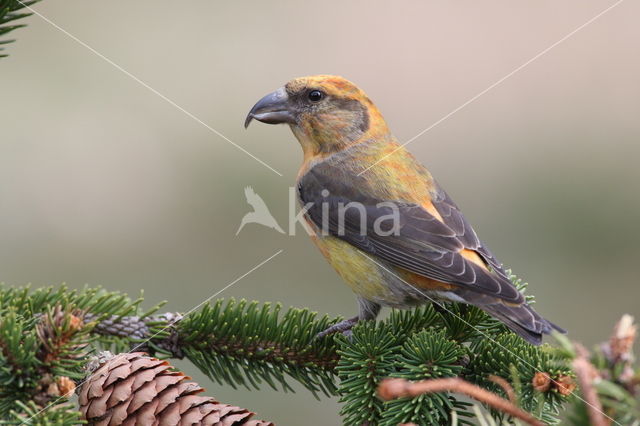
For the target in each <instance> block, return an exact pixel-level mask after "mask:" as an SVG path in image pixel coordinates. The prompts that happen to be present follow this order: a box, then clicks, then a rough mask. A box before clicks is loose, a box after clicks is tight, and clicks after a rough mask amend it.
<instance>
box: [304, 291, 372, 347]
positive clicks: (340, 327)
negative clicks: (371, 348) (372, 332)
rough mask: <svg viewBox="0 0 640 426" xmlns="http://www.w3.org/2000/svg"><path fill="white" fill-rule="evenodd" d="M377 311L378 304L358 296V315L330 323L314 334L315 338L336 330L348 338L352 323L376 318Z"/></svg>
mask: <svg viewBox="0 0 640 426" xmlns="http://www.w3.org/2000/svg"><path fill="white" fill-rule="evenodd" d="M379 312H380V305H379V304H377V303H375V302H371V301H369V300H366V299H363V298H362V297H358V315H357V316H355V317H353V318H349V319H346V320H344V321H340V322H339V323H337V324H334V325H332V326H331V327H329V328H327V329H326V330H324V331H321V332H320V333H318V334H317V335H316V338H317V339H319V338H321V337H324V336H327V335H329V334H333V333H338V332H340V333H342V334H344V335H345V336H347V337H349V338H350V337H351V328H352V327H353V326H354V325H356V323H357V322H358V321H366V320H372V319H376V317H377V316H378V313H379Z"/></svg>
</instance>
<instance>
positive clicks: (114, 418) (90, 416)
mask: <svg viewBox="0 0 640 426" xmlns="http://www.w3.org/2000/svg"><path fill="white" fill-rule="evenodd" d="M189 379H190V377H188V376H185V375H184V374H183V373H181V372H179V371H175V370H173V367H172V366H171V365H170V364H169V363H168V362H167V361H161V360H159V359H157V358H152V357H149V356H147V355H146V354H144V353H141V352H136V353H126V354H120V355H116V356H115V357H113V358H110V359H108V360H106V361H105V362H102V364H101V365H100V367H99V368H98V369H97V370H96V371H95V372H93V373H92V374H91V375H90V376H89V378H88V379H87V380H86V382H85V383H84V384H83V385H82V388H81V390H80V392H79V403H80V411H81V413H82V418H83V419H85V420H87V422H88V424H90V425H101V426H107V425H110V426H111V425H143V426H147V425H220V426H223V425H224V426H232V425H238V426H239V425H245V426H269V425H271V426H272V425H273V423H271V422H265V421H262V420H250V418H251V417H252V416H253V414H254V413H252V412H250V411H247V410H245V409H243V408H239V407H234V406H232V405H227V404H222V403H219V402H217V401H216V400H215V399H213V398H211V397H207V396H199V395H197V394H198V393H200V392H203V391H204V389H203V388H201V387H200V386H198V384H197V383H194V382H189V381H188V380H189Z"/></svg>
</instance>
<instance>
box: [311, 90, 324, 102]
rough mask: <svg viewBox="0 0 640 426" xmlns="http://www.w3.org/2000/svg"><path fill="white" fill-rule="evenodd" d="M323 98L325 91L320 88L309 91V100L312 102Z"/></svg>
mask: <svg viewBox="0 0 640 426" xmlns="http://www.w3.org/2000/svg"><path fill="white" fill-rule="evenodd" d="M322 98H324V93H322V92H321V91H319V90H312V91H310V92H309V100H310V101H311V102H318V101H319V100H321V99H322Z"/></svg>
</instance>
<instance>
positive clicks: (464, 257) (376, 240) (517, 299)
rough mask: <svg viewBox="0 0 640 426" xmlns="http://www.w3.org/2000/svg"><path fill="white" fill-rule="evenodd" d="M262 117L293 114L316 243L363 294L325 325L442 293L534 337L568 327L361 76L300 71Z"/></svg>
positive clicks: (304, 200)
mask: <svg viewBox="0 0 640 426" xmlns="http://www.w3.org/2000/svg"><path fill="white" fill-rule="evenodd" d="M254 118H255V119H257V120H259V121H263V122H265V123H270V124H277V123H286V124H289V126H290V127H291V130H292V131H293V133H294V135H295V136H296V138H297V139H298V141H299V142H300V145H301V146H302V150H303V153H304V160H303V163H302V166H301V167H300V171H299V173H298V178H297V185H298V194H299V197H300V201H301V204H302V206H303V207H304V208H305V209H307V212H306V219H307V221H308V223H309V224H310V225H311V227H312V228H313V229H314V231H315V233H316V235H315V236H314V238H313V240H314V243H315V244H316V245H317V246H318V247H319V248H320V251H321V252H322V254H323V255H324V256H325V257H326V259H327V260H328V261H329V263H330V264H331V265H332V266H333V267H334V268H335V269H336V271H337V272H338V274H339V275H340V276H341V277H342V278H343V279H344V280H345V282H347V284H348V285H349V286H350V287H351V288H352V290H353V291H354V292H355V293H356V295H357V298H358V302H359V306H360V311H359V314H358V316H357V317H354V318H351V319H349V320H346V321H343V322H342V323H339V324H337V325H335V326H333V327H331V328H330V329H328V330H327V331H326V332H325V333H329V332H335V331H343V332H345V331H348V329H349V328H350V327H351V326H352V325H353V324H354V323H355V322H356V321H358V320H363V319H372V318H375V317H376V316H377V314H378V312H379V310H380V307H381V306H392V307H399V308H405V307H409V306H412V305H415V304H420V303H426V302H429V301H434V300H437V299H444V300H449V301H455V302H464V303H469V304H472V305H475V306H478V307H480V308H481V309H484V310H485V311H487V312H488V313H489V314H491V315H493V316H494V317H496V318H498V319H500V320H501V321H503V322H504V323H505V324H506V325H507V326H508V327H510V328H511V329H512V330H514V331H515V332H516V333H518V334H519V335H520V336H522V337H523V338H524V339H526V340H527V341H529V342H531V343H534V344H539V343H540V342H541V338H542V335H543V334H545V333H549V332H550V331H551V330H552V329H554V328H555V329H557V330H560V331H562V330H561V329H560V328H559V327H557V326H555V325H553V324H552V323H550V322H549V321H547V320H545V319H544V318H542V317H541V316H540V315H538V314H537V313H536V312H535V311H533V309H531V307H530V306H528V305H527V303H526V302H525V300H524V297H523V296H522V295H521V294H520V293H519V292H518V290H517V289H516V288H515V287H514V286H513V284H512V283H511V281H510V280H509V278H508V276H507V274H506V273H505V271H504V269H503V267H502V265H501V264H500V263H498V261H497V260H496V259H495V258H494V256H493V255H492V254H491V252H490V251H489V250H488V249H487V248H486V247H485V246H484V245H483V244H482V242H481V241H480V240H479V239H478V237H477V235H476V233H475V231H474V230H473V228H472V227H471V226H470V225H469V223H468V222H467V220H466V219H465V218H464V216H463V215H462V213H461V212H460V210H459V209H458V207H457V206H456V204H455V203H454V202H453V200H451V198H450V197H449V196H448V195H447V194H446V192H445V191H444V190H443V189H442V188H441V187H440V186H439V185H438V183H437V182H436V181H435V180H434V178H433V177H432V176H431V174H430V173H429V171H428V170H427V169H426V168H425V167H424V166H422V165H421V164H420V163H419V162H418V161H417V160H416V159H415V158H414V157H413V155H411V153H409V152H408V151H407V150H406V149H404V147H402V146H400V145H399V144H398V142H397V140H396V139H395V138H394V137H393V135H392V134H391V132H390V131H389V128H388V127H387V124H386V122H385V120H384V118H383V117H382V114H381V113H380V111H379V110H378V109H377V108H376V106H375V105H374V104H373V102H371V100H370V99H369V98H368V97H367V95H366V94H365V93H364V92H363V91H362V90H360V89H359V88H358V87H357V86H355V85H354V84H353V83H351V82H349V81H347V80H345V79H344V78H342V77H337V76H326V75H319V76H311V77H302V78H297V79H295V80H292V81H290V82H289V83H287V84H286V85H285V86H284V87H282V88H280V89H278V90H277V91H275V92H273V93H271V94H269V95H267V96H265V97H264V98H263V99H261V100H260V101H259V102H258V103H257V104H256V105H255V106H254V107H253V109H252V110H251V112H250V113H249V115H248V117H247V121H246V123H245V125H248V124H249V122H250V121H251V120H252V119H254ZM372 165H373V167H372ZM354 211H356V212H355V213H354ZM385 221H386V222H385ZM383 223H387V224H389V223H390V224H391V225H387V229H383V226H382V224H383Z"/></svg>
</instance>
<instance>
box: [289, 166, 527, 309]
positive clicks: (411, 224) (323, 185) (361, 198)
mask: <svg viewBox="0 0 640 426" xmlns="http://www.w3.org/2000/svg"><path fill="white" fill-rule="evenodd" d="M336 168H337V166H335V165H332V164H329V163H320V164H318V165H316V166H314V167H313V168H311V169H310V170H309V171H308V172H307V173H306V174H305V175H304V176H303V177H302V178H301V179H300V181H299V184H298V192H299V196H300V199H301V200H302V202H303V204H305V205H306V204H307V203H312V205H311V207H310V208H309V209H308V212H307V215H308V216H309V218H310V219H311V220H312V222H314V223H315V224H316V226H318V227H319V228H320V229H322V223H323V221H322V218H323V210H324V211H325V212H328V214H329V220H328V221H326V219H325V222H328V225H329V229H328V230H327V231H328V232H329V234H330V235H333V236H335V237H337V238H340V239H343V240H344V241H347V242H348V243H350V244H351V245H353V246H355V247H357V248H359V249H361V250H363V251H364V252H366V253H368V254H371V255H374V256H377V257H378V258H380V259H382V260H384V261H386V262H388V263H390V264H392V265H394V266H396V267H400V268H403V269H406V270H408V271H410V272H413V273H415V274H418V275H421V276H424V277H427V278H430V279H433V280H437V281H441V282H444V283H447V284H455V285H458V286H461V287H463V288H465V289H467V290H472V291H474V292H478V293H483V294H486V295H491V296H494V297H497V298H499V299H502V300H504V301H506V302H509V303H516V304H519V303H522V302H524V298H523V296H522V295H521V294H520V292H519V291H518V290H517V289H516V288H515V287H514V286H513V285H512V284H511V282H510V281H509V279H508V277H507V276H506V273H505V272H504V270H503V269H502V266H501V265H500V264H499V263H498V262H497V260H496V259H495V258H494V257H493V255H492V254H491V253H490V252H489V250H488V249H486V248H485V247H484V246H483V245H482V243H481V241H480V240H479V239H478V237H477V235H476V233H475V231H474V230H473V228H472V227H471V225H470V224H469V223H468V222H467V220H466V219H465V218H464V216H463V215H462V213H461V212H460V209H459V208H458V207H457V206H456V204H455V203H454V202H453V200H451V198H450V197H449V196H448V195H447V194H446V193H445V192H444V191H443V190H442V189H441V188H440V187H439V186H438V185H437V184H436V186H435V188H436V189H435V193H434V195H433V197H432V203H433V206H434V207H435V209H436V210H437V212H438V213H439V214H440V216H441V217H442V221H440V220H439V219H438V218H436V217H435V216H434V215H432V214H431V213H429V212H428V211H427V210H426V209H425V208H423V207H422V206H420V205H418V204H415V203H409V202H406V201H404V200H392V201H393V203H394V204H395V205H396V207H397V212H398V214H399V227H398V229H397V232H396V233H395V234H391V235H380V234H381V233H377V232H375V228H374V224H375V223H376V220H378V219H380V218H382V217H390V216H389V215H391V214H392V213H393V210H392V208H391V207H389V206H388V205H387V204H383V205H381V204H380V203H388V202H389V201H391V200H384V199H378V197H375V196H372V195H371V191H368V192H365V191H363V190H362V189H361V188H359V187H358V185H355V184H354V182H359V183H362V180H361V179H360V180H359V179H358V177H357V176H355V175H353V176H349V175H348V174H346V175H345V173H346V172H345V170H344V169H341V170H337V169H336ZM335 176H339V177H340V178H339V179H338V178H336V177H335ZM327 191H328V194H329V195H327ZM351 202H357V203H359V204H360V205H362V206H364V212H365V214H364V217H363V216H362V215H361V212H360V211H358V210H357V209H351V208H346V209H345V208H344V206H345V205H347V204H348V203H351ZM323 204H325V207H323ZM327 206H328V209H327ZM340 215H342V216H343V219H340V217H339V216H340ZM363 221H364V222H365V223H363ZM340 225H343V226H340ZM362 225H364V229H365V233H364V234H362V233H361V232H360V231H361V226H362ZM463 250H472V251H474V252H476V253H477V254H478V255H479V256H480V258H481V259H482V260H483V261H484V263H485V264H486V267H485V265H479V264H477V263H475V262H472V261H470V260H469V259H466V258H465V257H464V256H463V255H462V253H461V252H462V251H463Z"/></svg>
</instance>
